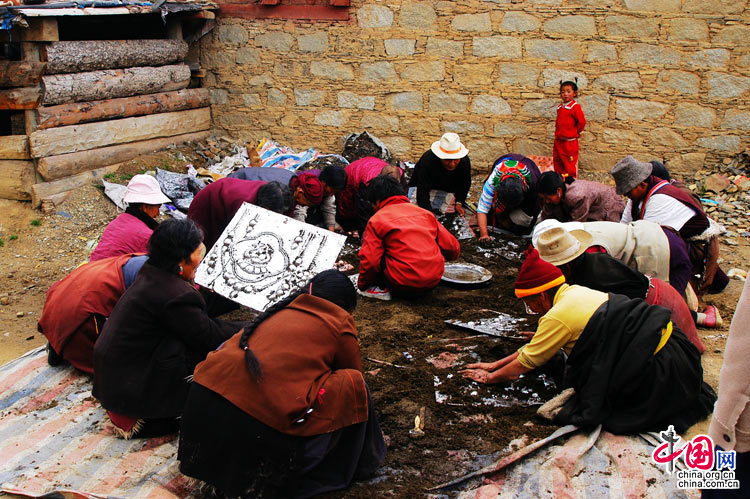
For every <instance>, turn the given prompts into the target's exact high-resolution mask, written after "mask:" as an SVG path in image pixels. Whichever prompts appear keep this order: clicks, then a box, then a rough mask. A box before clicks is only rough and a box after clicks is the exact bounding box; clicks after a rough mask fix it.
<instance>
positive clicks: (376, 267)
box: [357, 196, 461, 289]
mask: <svg viewBox="0 0 750 499" xmlns="http://www.w3.org/2000/svg"><path fill="white" fill-rule="evenodd" d="M460 252H461V247H460V246H459V244H458V240H456V238H455V237H453V236H452V235H451V233H450V232H448V230H447V229H446V228H445V227H443V226H442V225H441V224H440V222H438V221H437V219H436V218H435V215H433V214H432V213H430V212H429V211H427V210H425V209H423V208H420V207H419V206H416V205H413V204H411V203H409V199H408V198H407V197H406V196H392V197H389V198H388V199H386V200H384V201H383V202H381V203H380V204H379V205H378V206H377V208H376V212H375V214H374V215H373V216H372V218H370V221H369V222H368V223H367V228H366V229H365V233H364V236H363V237H362V248H361V249H360V250H359V281H358V283H357V285H358V286H359V288H360V289H367V288H368V287H370V286H372V285H373V284H375V282H376V280H377V276H378V274H380V273H381V272H384V273H385V275H386V277H387V278H388V280H389V281H390V282H393V283H394V284H396V285H399V286H403V287H406V288H413V289H429V288H433V287H435V286H437V284H438V282H440V278H441V277H442V276H443V271H444V270H445V268H444V266H445V261H446V260H455V259H456V258H458V255H459V254H460Z"/></svg>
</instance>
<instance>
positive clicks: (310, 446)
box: [177, 269, 385, 497]
mask: <svg viewBox="0 0 750 499" xmlns="http://www.w3.org/2000/svg"><path fill="white" fill-rule="evenodd" d="M356 305H357V294H356V292H355V290H354V286H352V284H351V282H350V281H349V279H348V278H347V277H346V276H345V275H344V274H342V273H340V272H339V271H338V270H333V269H331V270H326V271H323V272H321V273H319V274H318V275H316V276H315V277H313V278H312V280H311V281H310V282H309V283H308V284H307V285H305V286H304V287H303V288H301V289H299V290H298V291H297V292H295V293H293V294H292V295H291V296H290V297H288V298H286V299H284V300H282V301H280V302H278V303H276V304H275V305H273V306H272V307H271V308H269V309H268V310H267V311H266V312H265V313H262V314H261V315H259V316H258V317H257V318H256V319H255V320H254V321H253V322H252V323H251V324H250V325H249V326H248V327H247V328H246V329H245V330H244V331H241V332H239V333H237V334H236V335H234V336H233V337H232V338H231V339H229V340H228V341H227V342H226V343H224V344H223V345H222V346H220V347H219V348H218V349H217V350H216V351H215V352H212V353H210V354H209V355H208V358H207V359H206V360H205V361H204V362H202V363H201V364H199V365H198V366H197V367H196V369H195V375H194V377H193V384H192V385H191V387H190V393H189V396H188V400H187V404H186V406H185V412H184V414H183V418H182V427H181V430H180V444H179V452H178V456H177V458H178V459H179V461H180V471H181V472H182V473H184V474H186V475H188V476H191V477H195V478H198V479H200V480H203V481H204V482H206V483H208V484H209V485H211V486H213V487H215V488H216V489H218V490H219V491H220V492H222V493H223V494H225V495H226V496H227V497H309V496H312V495H316V494H321V493H324V492H330V491H334V490H339V489H342V488H345V487H347V486H348V485H349V484H350V483H351V481H352V480H353V479H361V478H366V477H367V476H369V475H372V474H373V473H374V472H375V470H376V469H377V468H378V466H380V464H381V463H382V462H383V459H384V457H385V442H384V441H383V434H382V432H381V431H380V425H379V423H378V419H377V416H376V414H375V410H374V407H373V403H372V400H371V399H370V396H369V392H368V390H367V385H366V383H365V379H364V376H363V374H362V364H361V359H360V356H359V345H358V343H357V328H356V326H355V324H354V318H353V317H352V315H351V314H352V312H353V311H354V309H355V307H356Z"/></svg>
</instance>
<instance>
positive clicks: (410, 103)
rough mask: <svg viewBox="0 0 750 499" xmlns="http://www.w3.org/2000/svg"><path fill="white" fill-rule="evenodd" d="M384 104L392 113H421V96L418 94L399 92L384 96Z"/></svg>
mask: <svg viewBox="0 0 750 499" xmlns="http://www.w3.org/2000/svg"><path fill="white" fill-rule="evenodd" d="M385 100H386V104H387V106H388V108H389V109H393V110H394V111H421V110H422V94H421V93H420V92H399V93H396V94H390V95H388V96H386V99H385Z"/></svg>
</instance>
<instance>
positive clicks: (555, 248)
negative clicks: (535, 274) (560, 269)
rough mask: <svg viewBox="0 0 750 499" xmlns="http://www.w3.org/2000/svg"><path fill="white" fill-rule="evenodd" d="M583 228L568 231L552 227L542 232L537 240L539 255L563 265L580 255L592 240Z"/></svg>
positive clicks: (546, 260) (550, 261)
mask: <svg viewBox="0 0 750 499" xmlns="http://www.w3.org/2000/svg"><path fill="white" fill-rule="evenodd" d="M593 239H594V238H593V237H592V236H591V234H589V233H588V232H586V231H585V230H572V231H570V232H568V231H567V230H565V229H563V228H562V227H553V228H551V229H549V230H547V231H545V232H542V233H541V235H540V236H539V239H538V240H537V248H538V249H539V256H540V257H541V258H542V260H544V261H545V262H549V263H551V264H552V265H557V266H559V265H563V264H565V263H568V262H570V261H572V260H575V259H576V258H578V257H579V256H580V255H582V254H583V253H584V252H585V251H586V250H587V249H588V247H589V246H591V242H592V241H593Z"/></svg>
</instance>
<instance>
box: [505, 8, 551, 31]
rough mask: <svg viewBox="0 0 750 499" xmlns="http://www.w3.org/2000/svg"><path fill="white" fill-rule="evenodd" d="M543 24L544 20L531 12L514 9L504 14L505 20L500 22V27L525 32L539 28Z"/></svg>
mask: <svg viewBox="0 0 750 499" xmlns="http://www.w3.org/2000/svg"><path fill="white" fill-rule="evenodd" d="M541 25H542V22H541V21H540V20H539V19H537V18H536V17H534V16H532V15H531V14H526V13H525V12H518V11H514V10H512V11H510V12H506V13H505V15H504V16H503V21H502V22H501V23H500V29H502V30H504V31H516V32H519V33H525V32H526V31H534V30H537V29H539V27H540V26H541Z"/></svg>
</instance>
